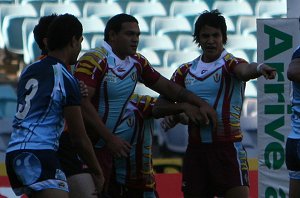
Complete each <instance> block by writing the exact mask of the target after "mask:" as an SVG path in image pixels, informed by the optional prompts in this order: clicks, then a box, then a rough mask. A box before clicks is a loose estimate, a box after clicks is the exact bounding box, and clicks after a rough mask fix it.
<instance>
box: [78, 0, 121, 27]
mask: <svg viewBox="0 0 300 198" xmlns="http://www.w3.org/2000/svg"><path fill="white" fill-rule="evenodd" d="M100 10H101V11H100ZM120 13H123V9H122V8H121V6H120V5H119V4H118V3H116V2H110V3H102V2H101V3H99V2H86V3H85V4H84V6H83V16H84V17H90V16H96V17H99V18H101V19H102V20H103V21H104V22H107V19H108V18H109V17H111V16H114V15H116V14H120Z"/></svg>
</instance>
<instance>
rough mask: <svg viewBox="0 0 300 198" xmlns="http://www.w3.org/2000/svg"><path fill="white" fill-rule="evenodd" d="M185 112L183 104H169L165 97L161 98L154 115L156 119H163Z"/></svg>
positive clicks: (154, 109)
mask: <svg viewBox="0 0 300 198" xmlns="http://www.w3.org/2000/svg"><path fill="white" fill-rule="evenodd" d="M183 111H184V107H183V104H181V103H173V102H169V101H168V100H166V99H164V98H163V97H159V98H158V99H157V101H156V102H155V105H154V107H153V109H152V115H153V117H155V118H161V117H164V116H168V115H174V114H179V113H181V112H183Z"/></svg>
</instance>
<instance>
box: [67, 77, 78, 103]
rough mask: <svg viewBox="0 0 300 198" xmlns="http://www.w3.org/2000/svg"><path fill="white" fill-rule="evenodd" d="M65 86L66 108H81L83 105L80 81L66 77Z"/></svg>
mask: <svg viewBox="0 0 300 198" xmlns="http://www.w3.org/2000/svg"><path fill="white" fill-rule="evenodd" d="M64 86H65V90H66V104H65V106H79V105H80V103H81V93H80V89H79V85H78V81H77V80H76V79H75V78H70V77H65V80H64Z"/></svg>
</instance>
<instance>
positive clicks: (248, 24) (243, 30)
mask: <svg viewBox="0 0 300 198" xmlns="http://www.w3.org/2000/svg"><path fill="white" fill-rule="evenodd" d="M236 33H237V34H243V35H247V34H254V35H256V17H255V16H239V17H238V19H237V24H236Z"/></svg>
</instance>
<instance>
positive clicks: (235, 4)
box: [212, 0, 253, 17]
mask: <svg viewBox="0 0 300 198" xmlns="http://www.w3.org/2000/svg"><path fill="white" fill-rule="evenodd" d="M212 9H218V10H219V11H220V12H221V13H223V14H224V15H226V16H229V17H232V16H240V15H253V10H252V7H251V5H250V4H249V3H248V1H236V0H229V1H223V0H216V1H215V2H214V3H213V5H212Z"/></svg>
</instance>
